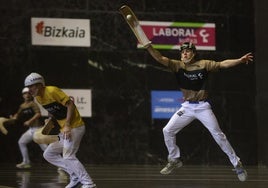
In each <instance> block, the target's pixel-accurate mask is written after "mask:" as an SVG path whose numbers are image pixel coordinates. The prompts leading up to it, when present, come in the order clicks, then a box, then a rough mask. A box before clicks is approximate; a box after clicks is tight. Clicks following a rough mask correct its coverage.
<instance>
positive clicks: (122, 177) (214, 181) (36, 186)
mask: <svg viewBox="0 0 268 188" xmlns="http://www.w3.org/2000/svg"><path fill="white" fill-rule="evenodd" d="M85 167H86V169H87V171H88V172H89V174H90V175H91V177H92V178H93V180H94V181H95V183H96V184H97V186H98V188H267V187H268V169H267V168H265V167H256V166H251V167H247V168H246V169H247V171H248V175H249V178H248V180H247V181H246V182H240V181H239V180H238V179H237V177H236V174H235V172H233V171H232V168H231V166H209V167H208V166H183V167H182V168H179V169H177V170H176V171H175V172H174V173H172V174H170V175H161V174H160V173H159V171H160V169H161V168H162V167H163V166H160V165H85ZM66 184H68V177H67V176H66V175H65V174H59V173H58V172H57V169H56V168H55V167H53V166H51V165H50V164H34V165H33V167H32V168H31V169H29V170H18V169H16V168H15V167H14V164H0V188H14V187H20V188H64V187H65V185H66Z"/></svg>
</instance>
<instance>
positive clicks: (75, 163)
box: [24, 73, 97, 188]
mask: <svg viewBox="0 0 268 188" xmlns="http://www.w3.org/2000/svg"><path fill="white" fill-rule="evenodd" d="M24 85H25V87H28V88H29V90H30V93H31V94H32V95H33V96H34V97H35V99H36V101H37V102H38V103H39V104H41V105H42V106H43V107H44V108H45V109H46V110H47V111H48V112H49V114H50V115H51V116H52V117H54V118H55V119H56V120H57V122H58V124H59V125H60V127H61V132H60V134H59V139H60V140H59V141H55V142H52V143H50V144H49V145H48V147H47V149H46V150H45V151H44V158H45V159H46V160H47V161H48V162H50V163H51V164H53V165H55V166H57V167H60V168H61V169H63V170H64V171H65V172H67V173H68V174H69V175H70V183H69V184H68V185H67V186H66V188H71V187H75V186H77V185H78V184H82V188H96V187H97V186H96V184H95V183H94V182H93V181H92V179H91V177H90V176H89V174H88V173H87V171H86V170H85V168H84V166H83V165H82V164H81V162H80V161H79V160H78V159H77V157H76V153H77V151H78V149H79V146H80V142H81V139H82V137H83V136H84V134H85V124H84V121H83V120H82V118H81V116H80V114H79V112H78V110H77V108H76V106H75V104H74V102H73V101H72V100H71V99H70V97H69V96H67V95H66V94H65V93H64V92H63V91H62V90H61V89H59V88H58V87H56V86H45V80H44V78H43V76H41V75H40V74H38V73H31V74H30V75H28V76H27V77H26V78H25V82H24Z"/></svg>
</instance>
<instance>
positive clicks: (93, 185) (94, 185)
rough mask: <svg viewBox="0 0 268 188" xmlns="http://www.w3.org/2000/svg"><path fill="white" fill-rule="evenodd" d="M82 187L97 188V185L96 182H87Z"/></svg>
mask: <svg viewBox="0 0 268 188" xmlns="http://www.w3.org/2000/svg"><path fill="white" fill-rule="evenodd" d="M81 188H97V185H96V184H94V183H93V184H85V185H82V187H81Z"/></svg>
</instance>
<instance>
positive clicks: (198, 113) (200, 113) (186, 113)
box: [163, 101, 240, 166]
mask: <svg viewBox="0 0 268 188" xmlns="http://www.w3.org/2000/svg"><path fill="white" fill-rule="evenodd" d="M194 119H198V120H199V121H200V122H201V123H202V124H203V125H204V126H205V127H206V128H207V129H208V130H209V132H210V134H211V135H212V137H213V138H214V140H215V141H216V142H217V144H218V145H219V146H220V148H221V149H222V150H223V151H224V152H225V153H226V155H227V156H228V157H229V160H230V162H231V163H232V164H233V166H236V165H237V163H238V161H239V160H240V159H239V157H238V156H237V155H236V153H235V151H234V150H233V148H232V146H231V145H230V143H229V141H228V140H227V138H226V136H225V134H224V133H223V132H222V131H221V129H220V127H219V124H218V121H217V119H216V117H215V115H214V113H213V111H212V110H211V106H210V104H209V103H208V102H199V103H189V102H188V101H186V102H184V103H183V104H182V107H181V108H180V109H179V110H178V111H177V112H176V113H175V114H174V115H173V116H172V117H171V119H170V120H169V122H168V123H167V125H166V126H165V127H164V128H163V133H164V139H165V144H166V146H167V149H168V153H169V155H168V159H169V160H174V159H176V158H179V157H180V149H179V147H178V146H177V145H176V134H177V133H178V132H179V131H180V130H181V129H183V128H184V127H185V126H187V125H188V124H189V123H191V122H192V121H193V120H194Z"/></svg>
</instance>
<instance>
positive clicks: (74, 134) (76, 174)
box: [44, 126, 93, 184]
mask: <svg viewBox="0 0 268 188" xmlns="http://www.w3.org/2000/svg"><path fill="white" fill-rule="evenodd" d="M84 134H85V126H80V127H77V128H73V129H72V130H71V140H66V139H63V134H62V133H60V134H59V137H60V141H58V142H53V143H51V144H49V145H48V147H47V149H46V150H45V152H44V158H45V159H46V160H47V161H48V162H49V163H51V164H53V165H55V166H57V167H60V168H62V169H63V170H64V171H65V172H67V173H68V174H69V175H70V179H71V180H72V179H76V178H78V179H79V182H81V183H82V184H92V183H93V182H92V179H91V177H90V176H89V174H88V173H87V171H86V169H85V168H84V166H83V165H82V164H81V162H80V161H79V160H78V159H77V157H76V153H77V151H78V149H79V146H80V142H81V139H82V137H83V135H84Z"/></svg>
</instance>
